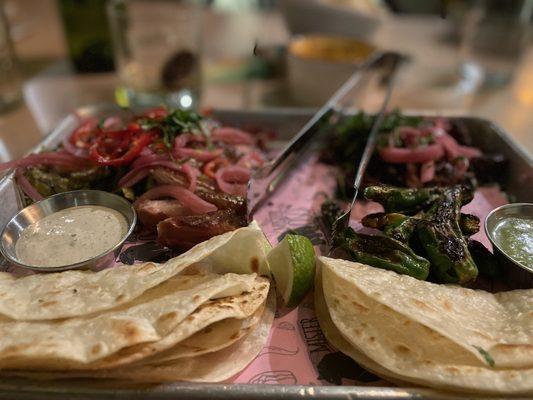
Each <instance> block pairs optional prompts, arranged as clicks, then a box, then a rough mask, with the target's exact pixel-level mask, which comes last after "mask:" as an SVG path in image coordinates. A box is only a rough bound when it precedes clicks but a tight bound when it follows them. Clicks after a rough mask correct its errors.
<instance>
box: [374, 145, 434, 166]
mask: <svg viewBox="0 0 533 400" xmlns="http://www.w3.org/2000/svg"><path fill="white" fill-rule="evenodd" d="M379 155H380V156H381V158H382V159H383V161H386V162H388V163H392V164H407V163H425V162H428V161H436V160H439V159H440V158H442V157H443V156H444V150H443V148H442V146H441V145H440V144H430V145H428V146H424V147H418V148H415V149H406V148H400V147H383V148H381V149H379Z"/></svg>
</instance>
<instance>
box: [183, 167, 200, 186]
mask: <svg viewBox="0 0 533 400" xmlns="http://www.w3.org/2000/svg"><path fill="white" fill-rule="evenodd" d="M182 171H183V173H184V174H185V175H186V176H187V179H189V190H190V191H191V192H193V193H194V192H195V191H196V181H197V179H198V175H200V171H199V170H198V169H197V168H194V167H193V166H192V165H191V164H190V163H185V164H183V165H182Z"/></svg>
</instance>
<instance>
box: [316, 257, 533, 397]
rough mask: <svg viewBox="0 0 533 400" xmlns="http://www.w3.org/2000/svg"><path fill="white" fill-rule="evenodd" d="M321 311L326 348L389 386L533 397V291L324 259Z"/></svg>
mask: <svg viewBox="0 0 533 400" xmlns="http://www.w3.org/2000/svg"><path fill="white" fill-rule="evenodd" d="M318 267H319V271H320V272H319V276H318V277H317V284H316V287H315V308H316V311H317V316H318V318H319V321H320V326H321V327H322V330H323V331H324V334H325V335H326V337H327V338H328V340H329V341H330V342H331V343H332V344H333V345H334V346H335V347H337V348H338V349H339V350H340V351H342V352H344V353H345V354H347V355H348V356H350V357H352V358H353V359H354V360H355V361H356V362H358V363H359V364H361V365H362V366H364V367H366V368H367V369H369V370H370V371H372V372H374V373H376V374H377V375H380V376H382V377H384V378H386V379H388V380H389V381H391V382H394V383H399V384H401V385H402V386H408V385H409V383H413V384H418V385H423V386H430V387H435V388H441V389H448V390H454V391H468V392H479V393H500V394H506V393H507V394H527V393H528V394H532V393H533V290H514V291H509V292H501V293H496V294H493V293H488V292H484V291H481V290H471V289H466V288H461V287H458V286H452V285H437V284H433V283H429V282H425V281H420V280H417V279H415V278H412V277H410V276H407V275H399V274H397V273H395V272H392V271H385V270H381V269H377V268H372V267H369V266H366V265H362V264H358V263H354V262H349V261H344V260H334V259H330V258H326V257H320V258H319V261H318Z"/></svg>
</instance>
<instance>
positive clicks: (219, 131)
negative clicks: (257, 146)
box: [211, 126, 254, 145]
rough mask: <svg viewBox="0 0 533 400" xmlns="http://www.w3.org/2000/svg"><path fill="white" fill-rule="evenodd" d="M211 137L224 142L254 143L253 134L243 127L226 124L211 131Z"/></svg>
mask: <svg viewBox="0 0 533 400" xmlns="http://www.w3.org/2000/svg"><path fill="white" fill-rule="evenodd" d="M211 138H212V139H213V140H214V141H219V142H224V143H228V144H249V145H251V144H253V143H254V139H253V136H252V135H251V134H250V133H248V132H245V131H243V130H241V129H237V128H231V127H228V126H224V127H221V128H215V129H214V130H213V132H212V133H211Z"/></svg>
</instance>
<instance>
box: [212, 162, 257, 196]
mask: <svg viewBox="0 0 533 400" xmlns="http://www.w3.org/2000/svg"><path fill="white" fill-rule="evenodd" d="M215 179H216V181H217V185H218V187H219V188H220V190H222V191H223V192H225V193H228V194H231V195H234V196H246V189H247V186H248V181H249V180H250V170H249V169H246V168H243V167H239V166H229V167H223V168H220V169H219V170H218V171H217V172H216V174H215Z"/></svg>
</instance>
